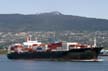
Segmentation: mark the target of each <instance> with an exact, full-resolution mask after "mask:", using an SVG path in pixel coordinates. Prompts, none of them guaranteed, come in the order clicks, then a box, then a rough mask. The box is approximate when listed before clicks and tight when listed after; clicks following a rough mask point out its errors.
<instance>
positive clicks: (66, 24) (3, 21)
mask: <svg viewBox="0 0 108 71" xmlns="http://www.w3.org/2000/svg"><path fill="white" fill-rule="evenodd" d="M65 30H69V31H72V30H76V31H85V30H86V31H106V30H108V20H106V19H96V18H87V17H81V16H73V15H64V14H62V13H60V12H58V11H54V12H49V13H40V14H30V15H23V14H0V31H1V32H9V31H10V32H19V31H65Z"/></svg>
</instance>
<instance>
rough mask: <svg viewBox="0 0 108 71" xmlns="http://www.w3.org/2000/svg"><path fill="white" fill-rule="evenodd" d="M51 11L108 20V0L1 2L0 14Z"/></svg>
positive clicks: (2, 0)
mask: <svg viewBox="0 0 108 71" xmlns="http://www.w3.org/2000/svg"><path fill="white" fill-rule="evenodd" d="M50 11H59V12H61V13H63V14H70V15H78V16H86V17H96V18H105V19H108V0H0V14H10V13H21V14H36V13H42V12H50Z"/></svg>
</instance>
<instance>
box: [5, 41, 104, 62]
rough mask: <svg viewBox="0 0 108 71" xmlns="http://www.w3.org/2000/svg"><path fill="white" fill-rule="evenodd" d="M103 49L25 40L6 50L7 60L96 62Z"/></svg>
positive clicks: (75, 43)
mask: <svg viewBox="0 0 108 71" xmlns="http://www.w3.org/2000/svg"><path fill="white" fill-rule="evenodd" d="M102 48H103V47H97V46H96V44H94V45H88V44H81V43H78V42H61V41H60V42H53V43H47V44H46V43H42V42H38V41H37V40H35V41H31V40H30V39H27V41H26V42H23V43H15V44H12V45H10V46H9V48H8V54H7V57H8V59H37V60H92V59H94V60H96V59H98V55H99V53H100V51H101V49H102Z"/></svg>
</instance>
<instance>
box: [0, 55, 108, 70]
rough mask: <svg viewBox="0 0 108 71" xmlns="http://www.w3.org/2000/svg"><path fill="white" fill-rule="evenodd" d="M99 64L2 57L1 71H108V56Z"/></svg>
mask: <svg viewBox="0 0 108 71" xmlns="http://www.w3.org/2000/svg"><path fill="white" fill-rule="evenodd" d="M99 58H101V59H103V61H99V62H72V61H36V60H9V59H7V57H6V55H0V71H108V56H104V57H99Z"/></svg>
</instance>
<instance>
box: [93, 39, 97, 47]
mask: <svg viewBox="0 0 108 71" xmlns="http://www.w3.org/2000/svg"><path fill="white" fill-rule="evenodd" d="M96 42H97V41H96V37H94V44H93V47H97V43H96Z"/></svg>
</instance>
